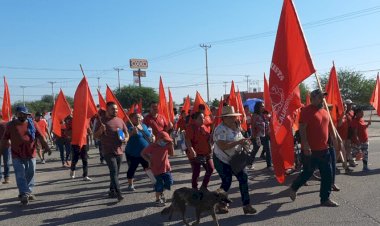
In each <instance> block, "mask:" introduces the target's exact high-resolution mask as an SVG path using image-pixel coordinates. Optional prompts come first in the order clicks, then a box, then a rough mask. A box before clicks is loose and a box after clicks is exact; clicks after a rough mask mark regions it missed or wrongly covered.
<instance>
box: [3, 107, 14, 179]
mask: <svg viewBox="0 0 380 226" xmlns="http://www.w3.org/2000/svg"><path fill="white" fill-rule="evenodd" d="M7 124H8V123H7V122H6V121H4V120H3V115H2V113H1V112H0V139H2V138H3V136H4V132H5V128H6V127H7ZM4 144H5V145H4V146H3V150H0V153H3V156H2V157H1V156H0V181H1V179H2V176H4V181H3V184H9V182H10V179H9V166H10V165H11V148H10V147H9V141H4ZM1 161H3V167H4V172H1Z"/></svg>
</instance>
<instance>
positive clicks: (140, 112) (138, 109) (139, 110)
mask: <svg viewBox="0 0 380 226" xmlns="http://www.w3.org/2000/svg"><path fill="white" fill-rule="evenodd" d="M137 107H138V108H137V113H139V114H142V112H143V107H142V99H141V98H140V102H139V104H138V105H137Z"/></svg>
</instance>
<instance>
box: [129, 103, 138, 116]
mask: <svg viewBox="0 0 380 226" xmlns="http://www.w3.org/2000/svg"><path fill="white" fill-rule="evenodd" d="M136 105H137V104H132V105H131V107H130V108H129V111H128V116H129V115H130V114H132V113H135V110H136Z"/></svg>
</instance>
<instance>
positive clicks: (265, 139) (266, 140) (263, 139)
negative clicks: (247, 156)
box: [252, 136, 272, 167]
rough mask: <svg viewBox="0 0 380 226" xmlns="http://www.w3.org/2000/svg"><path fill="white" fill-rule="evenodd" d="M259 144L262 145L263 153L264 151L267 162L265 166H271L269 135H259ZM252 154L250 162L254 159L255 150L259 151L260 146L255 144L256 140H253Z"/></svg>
mask: <svg viewBox="0 0 380 226" xmlns="http://www.w3.org/2000/svg"><path fill="white" fill-rule="evenodd" d="M260 142H261V145H262V146H263V151H262V152H263V153H265V160H266V162H267V167H271V166H272V155H271V151H270V143H269V136H265V137H260ZM252 143H253V155H252V158H253V159H252V163H253V162H254V160H255V157H256V154H257V152H259V149H260V146H258V145H257V143H256V141H255V140H253V141H252Z"/></svg>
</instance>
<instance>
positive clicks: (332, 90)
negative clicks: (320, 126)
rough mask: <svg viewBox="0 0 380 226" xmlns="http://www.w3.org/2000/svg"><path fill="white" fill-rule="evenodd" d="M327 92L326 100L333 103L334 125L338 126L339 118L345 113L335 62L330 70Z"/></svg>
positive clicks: (332, 116) (332, 115)
mask: <svg viewBox="0 0 380 226" xmlns="http://www.w3.org/2000/svg"><path fill="white" fill-rule="evenodd" d="M326 92H327V98H326V101H327V103H329V104H332V109H331V118H332V120H333V122H334V125H335V126H337V125H338V119H339V118H340V117H341V116H342V115H343V114H344V107H343V100H342V95H341V94H340V89H339V82H338V76H337V74H336V70H335V65H334V63H333V66H332V68H331V71H330V78H329V81H328V83H327V85H326Z"/></svg>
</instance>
